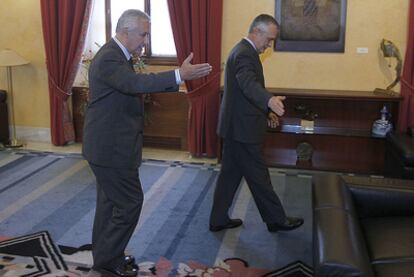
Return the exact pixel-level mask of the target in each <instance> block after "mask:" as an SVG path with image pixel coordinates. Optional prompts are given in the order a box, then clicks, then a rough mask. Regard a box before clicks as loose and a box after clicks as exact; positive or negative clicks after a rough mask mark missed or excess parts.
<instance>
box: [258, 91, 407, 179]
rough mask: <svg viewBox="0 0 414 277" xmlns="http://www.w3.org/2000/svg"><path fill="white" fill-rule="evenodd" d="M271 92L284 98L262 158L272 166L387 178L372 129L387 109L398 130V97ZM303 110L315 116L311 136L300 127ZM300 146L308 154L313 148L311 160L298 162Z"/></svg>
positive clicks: (381, 142)
mask: <svg viewBox="0 0 414 277" xmlns="http://www.w3.org/2000/svg"><path fill="white" fill-rule="evenodd" d="M269 91H270V92H272V93H273V94H274V95H285V96H286V100H285V101H284V104H285V109H286V111H285V115H284V116H283V117H282V118H281V125H280V126H279V127H278V128H277V129H268V133H267V135H266V140H265V149H264V154H265V159H266V161H267V163H268V164H269V165H270V166H275V167H292V168H304V169H314V170H329V171H339V172H355V173H369V174H382V173H383V171H384V144H385V143H384V138H382V137H377V136H373V135H372V133H371V129H372V124H373V122H374V121H375V120H377V119H379V118H380V110H381V109H382V107H383V106H384V105H385V106H386V107H387V109H388V111H389V112H390V114H391V116H392V117H391V121H392V123H393V125H394V126H396V124H397V122H398V112H399V105H400V101H401V99H402V98H401V97H400V96H389V95H377V94H374V93H373V92H367V91H335V90H308V89H279V88H273V89H269ZM304 109H305V110H307V111H310V113H311V114H315V115H316V118H315V119H314V121H313V124H314V128H313V130H312V131H309V130H306V129H304V128H303V127H302V126H303V124H302V123H303V122H302V121H301V120H302V117H303V112H302V111H303V110H304ZM305 125H306V124H305ZM299 145H301V146H300V147H299V148H301V147H303V146H305V151H310V149H309V148H311V150H312V151H313V154H312V156H311V159H309V160H303V159H298V153H301V152H300V151H303V148H302V149H301V150H298V146H299ZM309 145H310V146H311V147H309ZM298 151H299V152H298Z"/></svg>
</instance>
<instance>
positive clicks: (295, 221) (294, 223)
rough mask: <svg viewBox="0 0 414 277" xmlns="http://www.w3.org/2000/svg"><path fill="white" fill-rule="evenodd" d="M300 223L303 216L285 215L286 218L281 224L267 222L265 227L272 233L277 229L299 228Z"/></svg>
mask: <svg viewBox="0 0 414 277" xmlns="http://www.w3.org/2000/svg"><path fill="white" fill-rule="evenodd" d="M302 224H303V218H298V217H286V220H285V222H284V223H283V224H277V223H269V224H267V229H268V230H269V232H272V233H273V232H277V231H290V230H293V229H296V228H299V227H300V226H301V225H302Z"/></svg>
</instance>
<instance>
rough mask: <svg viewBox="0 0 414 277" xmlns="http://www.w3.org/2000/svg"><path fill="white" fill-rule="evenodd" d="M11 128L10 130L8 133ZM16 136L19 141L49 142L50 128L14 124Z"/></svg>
mask: <svg viewBox="0 0 414 277" xmlns="http://www.w3.org/2000/svg"><path fill="white" fill-rule="evenodd" d="M11 133H12V130H10V134H11ZM16 137H17V139H18V140H19V141H21V142H28V141H33V142H45V143H51V142H52V141H51V135H50V128H34V127H24V126H16Z"/></svg>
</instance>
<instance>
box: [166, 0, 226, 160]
mask: <svg viewBox="0 0 414 277" xmlns="http://www.w3.org/2000/svg"><path fill="white" fill-rule="evenodd" d="M168 8H169V11H170V18H171V25H172V29H173V34H174V41H175V46H176V49H177V58H178V62H179V63H180V64H181V63H182V62H183V61H184V59H185V58H186V57H187V56H188V55H189V54H190V53H191V52H193V53H194V58H193V61H192V62H193V63H204V62H208V63H210V64H211V65H212V67H213V71H212V72H211V73H210V75H209V76H207V77H205V78H202V79H198V80H193V81H187V82H186V86H187V89H188V91H189V93H188V94H187V96H188V100H189V102H190V110H189V112H188V147H189V151H190V153H191V154H192V155H193V156H201V155H203V154H206V155H207V156H208V157H216V156H217V149H218V137H217V134H216V128H217V121H218V113H219V105H220V58H221V27H222V13H223V1H222V0H214V1H210V0H168Z"/></svg>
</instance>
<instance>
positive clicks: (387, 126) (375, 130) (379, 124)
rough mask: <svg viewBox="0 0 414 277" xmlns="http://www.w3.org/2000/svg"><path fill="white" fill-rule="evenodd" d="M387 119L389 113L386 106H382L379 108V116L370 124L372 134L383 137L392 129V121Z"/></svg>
mask: <svg viewBox="0 0 414 277" xmlns="http://www.w3.org/2000/svg"><path fill="white" fill-rule="evenodd" d="M388 119H389V113H388V110H387V107H386V106H384V107H383V108H382V109H381V118H380V119H377V120H375V121H374V124H373V125H372V134H373V135H375V136H379V137H385V135H386V134H387V133H388V132H389V131H391V130H392V123H391V122H390V121H389V120H388Z"/></svg>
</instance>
